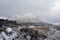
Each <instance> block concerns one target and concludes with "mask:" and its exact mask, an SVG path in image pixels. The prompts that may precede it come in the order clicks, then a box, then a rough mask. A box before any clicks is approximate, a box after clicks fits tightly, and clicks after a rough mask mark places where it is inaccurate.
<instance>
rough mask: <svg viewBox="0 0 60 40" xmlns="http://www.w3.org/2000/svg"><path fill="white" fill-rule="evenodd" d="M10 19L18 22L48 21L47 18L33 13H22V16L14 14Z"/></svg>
mask: <svg viewBox="0 0 60 40" xmlns="http://www.w3.org/2000/svg"><path fill="white" fill-rule="evenodd" d="M10 19H11V20H16V21H17V22H18V23H26V22H29V23H32V22H36V23H38V22H39V23H40V22H46V20H44V19H42V18H40V17H38V16H35V15H33V14H29V13H28V14H25V15H22V16H13V17H10Z"/></svg>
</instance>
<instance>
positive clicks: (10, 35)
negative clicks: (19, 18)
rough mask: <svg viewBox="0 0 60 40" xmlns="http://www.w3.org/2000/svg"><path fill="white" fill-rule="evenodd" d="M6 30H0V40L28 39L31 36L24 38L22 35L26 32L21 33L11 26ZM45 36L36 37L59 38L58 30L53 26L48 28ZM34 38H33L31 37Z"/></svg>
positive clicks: (50, 39)
mask: <svg viewBox="0 0 60 40" xmlns="http://www.w3.org/2000/svg"><path fill="white" fill-rule="evenodd" d="M6 31H7V33H6V32H5V31H2V32H0V40H4V39H5V40H30V39H31V36H29V35H27V36H26V38H24V35H25V34H26V33H21V34H20V32H19V31H17V30H16V29H12V28H6ZM47 34H48V35H47V38H46V39H42V38H38V40H60V30H56V29H54V28H50V30H49V32H47ZM33 40H34V39H33Z"/></svg>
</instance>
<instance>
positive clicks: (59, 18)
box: [0, 0, 60, 24]
mask: <svg viewBox="0 0 60 40" xmlns="http://www.w3.org/2000/svg"><path fill="white" fill-rule="evenodd" d="M26 13H31V14H33V15H36V16H39V17H41V18H44V19H45V20H48V21H49V22H52V23H57V24H60V0H0V16H4V17H10V16H14V15H24V14H26Z"/></svg>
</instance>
